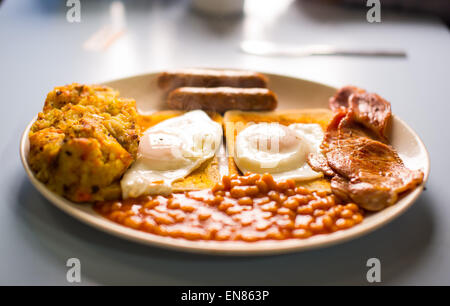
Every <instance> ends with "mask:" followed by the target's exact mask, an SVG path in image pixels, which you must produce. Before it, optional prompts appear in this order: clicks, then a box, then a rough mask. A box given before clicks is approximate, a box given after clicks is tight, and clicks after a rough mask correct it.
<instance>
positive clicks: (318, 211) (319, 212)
mask: <svg viewBox="0 0 450 306" xmlns="http://www.w3.org/2000/svg"><path fill="white" fill-rule="evenodd" d="M313 214H314V217H320V216H323V215H325V211H324V210H322V209H315V210H314V212H313Z"/></svg>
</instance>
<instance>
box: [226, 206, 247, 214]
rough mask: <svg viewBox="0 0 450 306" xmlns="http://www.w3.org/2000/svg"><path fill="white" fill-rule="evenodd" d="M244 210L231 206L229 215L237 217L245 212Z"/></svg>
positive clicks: (228, 209) (228, 210) (228, 211)
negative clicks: (236, 215)
mask: <svg viewBox="0 0 450 306" xmlns="http://www.w3.org/2000/svg"><path fill="white" fill-rule="evenodd" d="M243 210H244V209H243V208H242V207H241V206H231V207H229V208H227V214H228V215H235V214H238V213H240V212H241V211H243Z"/></svg>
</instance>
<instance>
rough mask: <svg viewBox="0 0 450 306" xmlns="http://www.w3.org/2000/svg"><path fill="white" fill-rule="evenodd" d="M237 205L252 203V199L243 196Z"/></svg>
mask: <svg viewBox="0 0 450 306" xmlns="http://www.w3.org/2000/svg"><path fill="white" fill-rule="evenodd" d="M238 204H239V205H253V200H252V198H250V197H243V198H240V199H239V200H238Z"/></svg>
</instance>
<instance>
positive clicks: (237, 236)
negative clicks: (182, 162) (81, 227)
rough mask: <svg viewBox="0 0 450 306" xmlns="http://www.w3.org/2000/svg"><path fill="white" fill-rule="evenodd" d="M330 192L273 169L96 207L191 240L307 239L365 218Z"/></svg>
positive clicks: (108, 214) (153, 230)
mask: <svg viewBox="0 0 450 306" xmlns="http://www.w3.org/2000/svg"><path fill="white" fill-rule="evenodd" d="M336 199H337V198H336V197H335V196H334V195H333V194H330V193H329V192H327V191H315V192H311V191H310V190H308V189H307V188H305V187H302V186H299V187H296V186H295V182H294V181H293V180H286V181H278V182H275V180H274V179H273V177H272V176H271V175H270V174H263V175H259V174H252V173H247V174H246V175H245V176H238V175H232V176H224V177H223V178H222V181H221V182H219V183H217V184H216V185H215V186H214V187H212V188H211V189H206V190H202V191H191V192H185V193H173V194H172V195H170V196H168V197H163V196H148V197H141V198H139V199H128V200H124V201H115V202H103V203H97V204H95V206H94V208H95V209H96V210H97V211H98V212H99V213H100V214H102V215H103V216H106V217H107V218H108V219H110V220H112V221H114V222H117V223H120V224H123V225H124V226H127V227H129V228H133V229H137V230H141V231H145V232H149V233H153V234H156V235H161V236H170V237H175V238H184V239H189V240H217V241H224V240H242V241H247V242H253V241H257V240H266V239H288V238H294V239H305V238H308V237H310V236H312V235H315V234H324V233H332V232H335V231H338V230H344V229H347V228H349V227H352V226H354V225H356V224H358V223H361V222H362V221H363V219H364V217H363V211H362V210H361V209H360V208H359V207H358V206H357V205H356V204H354V203H343V204H340V203H338V202H337V200H336Z"/></svg>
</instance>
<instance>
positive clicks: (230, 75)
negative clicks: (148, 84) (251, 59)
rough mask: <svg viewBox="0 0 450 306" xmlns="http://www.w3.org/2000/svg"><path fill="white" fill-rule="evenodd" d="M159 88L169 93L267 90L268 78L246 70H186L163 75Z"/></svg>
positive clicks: (161, 75) (159, 80)
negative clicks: (189, 89)
mask: <svg viewBox="0 0 450 306" xmlns="http://www.w3.org/2000/svg"><path fill="white" fill-rule="evenodd" d="M158 86H159V88H161V89H162V90H165V91H167V92H169V91H171V90H173V89H175V88H179V87H241V88H267V78H266V77H265V76H264V75H262V74H261V73H256V72H251V71H244V70H218V69H217V70H216V69H184V70H174V71H168V72H163V73H161V74H160V75H159V77H158Z"/></svg>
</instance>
